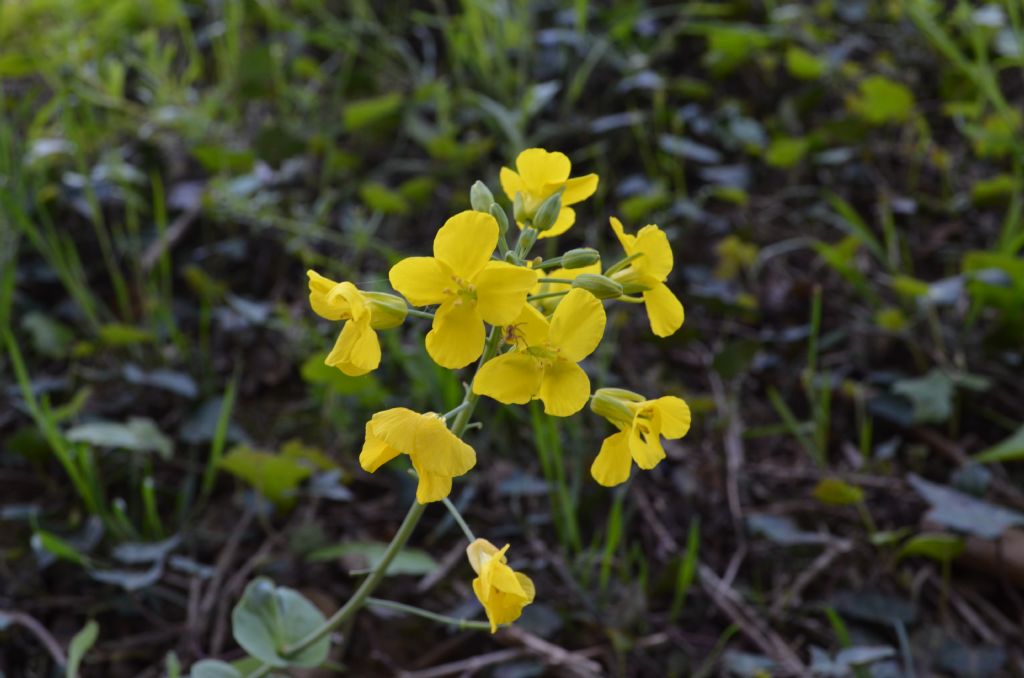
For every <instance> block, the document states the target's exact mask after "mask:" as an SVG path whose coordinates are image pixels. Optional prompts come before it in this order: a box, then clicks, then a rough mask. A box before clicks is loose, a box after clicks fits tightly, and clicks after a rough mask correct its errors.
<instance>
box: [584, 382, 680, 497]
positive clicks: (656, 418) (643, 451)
mask: <svg viewBox="0 0 1024 678" xmlns="http://www.w3.org/2000/svg"><path fill="white" fill-rule="evenodd" d="M590 409H591V410H593V411H594V413H596V414H598V415H600V416H602V417H604V418H605V419H607V420H608V421H610V422H611V423H612V424H613V425H614V426H615V427H616V428H618V429H619V432H618V433H613V434H612V435H610V436H608V437H607V438H605V440H604V443H602V445H601V451H600V452H599V453H598V455H597V458H596V459H594V463H593V465H592V466H591V467H590V474H591V475H592V476H593V477H594V480H596V481H597V482H598V483H600V484H601V485H604V486H606V487H613V486H615V485H619V484H621V483H624V482H625V481H626V480H627V479H628V478H629V470H630V467H631V466H632V462H634V461H635V462H636V465H637V466H639V467H640V468H642V469H645V470H650V469H652V468H654V467H655V466H657V465H658V464H659V463H660V462H661V460H662V459H664V458H665V450H664V449H663V448H662V446H661V438H662V437H664V438H668V439H674V438H682V437H683V436H685V435H686V434H687V432H688V431H689V430H690V408H689V406H688V405H687V404H686V402H685V401H684V400H683V399H682V398H677V397H675V396H663V397H661V398H658V399H656V400H647V399H645V398H644V396H642V395H640V394H639V393H633V392H632V391H626V390H625V389H617V388H602V389H598V390H597V392H596V393H594V397H593V399H592V400H591V401H590Z"/></svg>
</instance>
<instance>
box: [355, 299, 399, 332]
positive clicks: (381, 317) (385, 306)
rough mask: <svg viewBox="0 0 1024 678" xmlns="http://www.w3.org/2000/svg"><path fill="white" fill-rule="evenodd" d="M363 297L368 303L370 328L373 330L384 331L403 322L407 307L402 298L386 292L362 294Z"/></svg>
mask: <svg viewBox="0 0 1024 678" xmlns="http://www.w3.org/2000/svg"><path fill="white" fill-rule="evenodd" d="M363 296H365V297H366V300H367V301H368V302H370V327H372V328H373V329H375V330H386V329H390V328H392V327H398V326H399V325H401V324H402V323H403V322H405V316H406V313H407V312H408V310H409V306H408V305H407V304H406V303H405V299H403V298H402V297H400V296H398V295H397V294H388V293H387V292H363Z"/></svg>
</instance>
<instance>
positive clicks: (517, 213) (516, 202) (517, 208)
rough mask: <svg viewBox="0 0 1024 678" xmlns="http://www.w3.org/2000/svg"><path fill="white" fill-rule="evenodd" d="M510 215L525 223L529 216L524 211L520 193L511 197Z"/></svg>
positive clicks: (524, 207)
mask: <svg viewBox="0 0 1024 678" xmlns="http://www.w3.org/2000/svg"><path fill="white" fill-rule="evenodd" d="M512 216H513V217H515V219H516V221H517V222H518V223H520V224H523V223H526V221H527V220H529V218H530V215H529V214H527V213H526V202H525V201H524V200H523V194H522V193H516V197H515V198H513V199H512Z"/></svg>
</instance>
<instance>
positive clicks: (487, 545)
mask: <svg viewBox="0 0 1024 678" xmlns="http://www.w3.org/2000/svg"><path fill="white" fill-rule="evenodd" d="M497 553H498V547H496V546H495V545H494V544H492V543H491V542H489V541H487V540H486V539H483V538H481V537H477V538H476V539H475V540H474V541H473V542H472V543H471V544H470V545H469V546H467V547H466V557H467V558H468V559H469V566H470V567H472V568H473V571H474V572H476V573H477V574H480V568H481V567H482V566H483V563H484V560H485V559H490V558H493V557H495V556H496V555H497Z"/></svg>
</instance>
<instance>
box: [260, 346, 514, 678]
mask: <svg viewBox="0 0 1024 678" xmlns="http://www.w3.org/2000/svg"><path fill="white" fill-rule="evenodd" d="M500 341H501V333H500V332H498V328H496V327H492V328H491V334H490V336H489V337H488V338H487V344H486V345H485V346H484V352H483V355H481V356H480V362H479V363H478V367H477V369H480V368H479V365H483V364H484V363H485V362H487V361H488V360H490V359H491V358H493V357H494V355H495V354H496V353H497V352H498V343H499V342H500ZM479 400H480V396H478V395H477V394H475V393H473V391H472V389H467V390H466V395H465V397H464V398H463V401H462V402H463V404H462V405H460V407H462V409H461V410H460V411H459V413H458V415H457V416H456V417H455V421H454V423H452V427H451V432H452V433H453V434H454V435H455V436H457V437H461V436H462V434H463V433H464V432H465V431H466V427H467V426H468V425H469V420H470V417H472V416H473V410H474V409H476V404H477V402H479ZM425 509H426V505H425V504H420V503H419V502H417V501H413V504H412V506H410V507H409V512H408V513H407V514H406V515H405V520H403V521H402V524H401V525H400V526H399V528H398V531H397V532H396V533H395V536H394V537H392V539H391V543H390V544H388V546H387V548H386V549H385V550H384V554H383V555H382V556H381V559H380V562H379V563H377V567H376V568H375V569H374V570H373V572H371V573H370V574H369V576H367V577H366V579H364V580H363V583H362V584H360V585H359V588H357V589H356V591H355V593H353V594H352V597H351V598H349V599H348V602H346V603H345V604H344V605H343V606H342V607H341V608H340V609H339V610H338V611H337V612H335V613H334V614H333V615H331V617H330V618H329V619H328V620H327V621H325V622H324V623H323V625H322V626H320V628H318V629H316V630H315V631H312V632H311V633H309V634H308V635H307V636H306V637H305V638H303V639H302V640H300V641H298V642H297V643H295V644H293V645H290V646H288V647H286V648H284V652H283V654H284V655H285V656H291V655H294V654H295V653H297V652H301V651H302V650H305V649H306V648H307V647H309V646H310V645H312V644H313V643H315V642H317V641H318V640H320V639H321V638H323V637H324V636H326V635H327V634H329V633H330V632H331V631H332V630H334V629H336V628H337V627H339V626H341V625H342V624H343V623H345V621H346V620H348V619H349V617H351V616H352V615H353V614H355V613H356V611H358V610H359V609H360V608H361V607H363V605H365V604H366V601H367V599H368V598H369V597H370V594H371V593H373V591H374V589H376V588H377V586H378V585H379V584H380V582H381V580H382V579H384V575H385V573H386V572H387V570H388V567H389V566H390V565H391V561H393V560H394V559H395V557H396V556H397V555H398V554H399V552H400V551H401V550H402V548H403V547H404V546H405V543H406V542H407V541H408V540H409V537H410V536H411V535H412V532H413V530H414V529H415V528H416V524H417V523H418V522H419V521H420V518H421V517H422V516H423V511H424V510H425ZM488 628H489V627H488ZM260 675H263V674H260Z"/></svg>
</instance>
